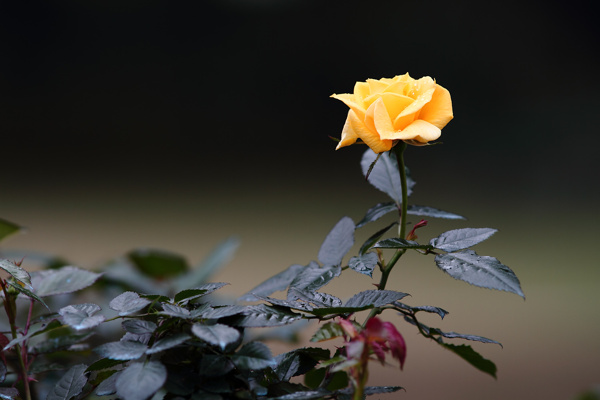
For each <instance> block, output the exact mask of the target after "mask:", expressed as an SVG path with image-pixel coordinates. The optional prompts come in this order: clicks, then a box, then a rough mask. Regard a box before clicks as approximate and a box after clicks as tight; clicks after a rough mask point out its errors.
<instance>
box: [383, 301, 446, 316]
mask: <svg viewBox="0 0 600 400" xmlns="http://www.w3.org/2000/svg"><path fill="white" fill-rule="evenodd" d="M394 305H395V306H398V307H400V308H402V309H403V310H409V311H413V312H418V311H425V312H428V313H432V314H437V315H439V316H440V317H441V318H442V319H444V317H445V316H446V315H447V314H449V312H448V311H446V310H444V309H443V308H440V307H433V306H416V307H413V306H409V305H407V304H404V303H400V302H395V303H394Z"/></svg>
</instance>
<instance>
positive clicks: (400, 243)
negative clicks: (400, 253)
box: [373, 238, 431, 250]
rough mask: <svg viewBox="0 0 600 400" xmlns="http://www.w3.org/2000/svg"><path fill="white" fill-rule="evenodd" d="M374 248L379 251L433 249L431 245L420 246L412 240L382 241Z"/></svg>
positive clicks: (394, 239)
mask: <svg viewBox="0 0 600 400" xmlns="http://www.w3.org/2000/svg"><path fill="white" fill-rule="evenodd" d="M373 247H374V248H377V249H421V250H427V249H431V246H429V245H423V244H419V243H417V242H414V241H412V240H406V239H402V238H390V239H384V240H380V241H379V242H377V243H375V245H374V246H373Z"/></svg>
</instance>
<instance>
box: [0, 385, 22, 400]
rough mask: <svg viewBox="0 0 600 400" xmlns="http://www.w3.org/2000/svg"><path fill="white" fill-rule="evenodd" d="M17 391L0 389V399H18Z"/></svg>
mask: <svg viewBox="0 0 600 400" xmlns="http://www.w3.org/2000/svg"><path fill="white" fill-rule="evenodd" d="M20 398H21V397H20V396H19V391H18V390H17V389H16V388H12V387H0V399H6V400H13V399H20Z"/></svg>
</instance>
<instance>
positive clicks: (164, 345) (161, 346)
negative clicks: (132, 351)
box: [146, 333, 190, 354]
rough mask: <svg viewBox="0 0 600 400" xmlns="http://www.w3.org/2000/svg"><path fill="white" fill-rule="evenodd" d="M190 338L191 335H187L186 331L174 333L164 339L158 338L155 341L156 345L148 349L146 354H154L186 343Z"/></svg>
mask: <svg viewBox="0 0 600 400" xmlns="http://www.w3.org/2000/svg"><path fill="white" fill-rule="evenodd" d="M189 338H190V335H187V334H185V333H176V334H174V335H171V336H167V337H164V338H162V339H159V340H157V341H156V342H155V343H154V345H153V346H152V347H151V348H150V349H148V350H147V351H146V354H154V353H159V352H161V351H165V350H168V349H171V348H173V347H176V346H179V345H180V344H181V343H184V342H185V341H186V340H188V339H189Z"/></svg>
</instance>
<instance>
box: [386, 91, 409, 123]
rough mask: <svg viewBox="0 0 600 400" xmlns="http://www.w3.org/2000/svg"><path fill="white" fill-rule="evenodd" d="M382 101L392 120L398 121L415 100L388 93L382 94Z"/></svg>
mask: <svg viewBox="0 0 600 400" xmlns="http://www.w3.org/2000/svg"><path fill="white" fill-rule="evenodd" d="M381 100H383V103H384V104H385V108H386V110H387V112H388V114H389V116H390V118H391V119H392V120H394V119H396V117H397V116H398V115H400V113H401V112H402V111H404V110H405V109H406V107H408V106H409V105H411V104H412V103H413V102H414V99H411V98H410V97H408V96H403V95H401V94H396V93H388V92H384V93H382V94H381Z"/></svg>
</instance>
